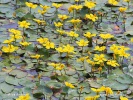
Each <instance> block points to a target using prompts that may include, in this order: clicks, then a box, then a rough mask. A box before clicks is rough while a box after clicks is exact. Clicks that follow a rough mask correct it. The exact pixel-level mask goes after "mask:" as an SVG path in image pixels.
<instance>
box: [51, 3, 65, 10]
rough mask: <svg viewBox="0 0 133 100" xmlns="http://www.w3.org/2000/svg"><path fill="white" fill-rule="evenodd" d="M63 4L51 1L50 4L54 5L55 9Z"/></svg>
mask: <svg viewBox="0 0 133 100" xmlns="http://www.w3.org/2000/svg"><path fill="white" fill-rule="evenodd" d="M62 5H63V4H58V3H52V6H54V7H55V8H56V9H58V8H60V7H61V6H62Z"/></svg>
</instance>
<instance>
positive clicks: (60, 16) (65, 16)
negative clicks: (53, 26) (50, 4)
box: [58, 14, 68, 21]
mask: <svg viewBox="0 0 133 100" xmlns="http://www.w3.org/2000/svg"><path fill="white" fill-rule="evenodd" d="M58 18H59V19H61V21H64V20H65V19H67V18H68V16H67V15H60V14H59V15H58Z"/></svg>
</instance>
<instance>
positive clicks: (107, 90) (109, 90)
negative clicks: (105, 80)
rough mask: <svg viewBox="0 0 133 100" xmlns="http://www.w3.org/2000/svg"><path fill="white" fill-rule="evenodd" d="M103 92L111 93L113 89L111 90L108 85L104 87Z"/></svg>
mask: <svg viewBox="0 0 133 100" xmlns="http://www.w3.org/2000/svg"><path fill="white" fill-rule="evenodd" d="M105 92H106V95H107V96H108V95H111V94H113V91H112V90H111V88H110V87H105Z"/></svg>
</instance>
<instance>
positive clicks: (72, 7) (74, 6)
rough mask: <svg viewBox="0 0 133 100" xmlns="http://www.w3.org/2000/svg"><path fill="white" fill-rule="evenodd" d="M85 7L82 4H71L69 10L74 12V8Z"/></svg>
mask: <svg viewBox="0 0 133 100" xmlns="http://www.w3.org/2000/svg"><path fill="white" fill-rule="evenodd" d="M82 8H83V6H82V5H71V6H70V7H69V8H68V11H69V12H72V11H73V10H74V9H75V10H81V9H82Z"/></svg>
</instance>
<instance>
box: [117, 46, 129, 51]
mask: <svg viewBox="0 0 133 100" xmlns="http://www.w3.org/2000/svg"><path fill="white" fill-rule="evenodd" d="M119 48H120V50H124V51H127V50H130V48H128V47H125V46H119Z"/></svg>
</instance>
